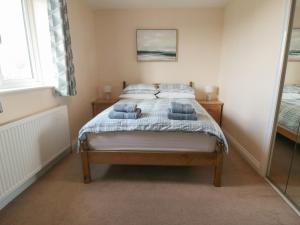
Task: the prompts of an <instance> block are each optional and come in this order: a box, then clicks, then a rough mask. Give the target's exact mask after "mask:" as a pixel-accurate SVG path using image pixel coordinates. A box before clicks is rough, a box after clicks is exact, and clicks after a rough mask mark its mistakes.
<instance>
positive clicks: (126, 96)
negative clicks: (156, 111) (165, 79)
mask: <svg viewBox="0 0 300 225" xmlns="http://www.w3.org/2000/svg"><path fill="white" fill-rule="evenodd" d="M119 98H121V99H156V96H155V95H153V94H121V95H120V96H119Z"/></svg>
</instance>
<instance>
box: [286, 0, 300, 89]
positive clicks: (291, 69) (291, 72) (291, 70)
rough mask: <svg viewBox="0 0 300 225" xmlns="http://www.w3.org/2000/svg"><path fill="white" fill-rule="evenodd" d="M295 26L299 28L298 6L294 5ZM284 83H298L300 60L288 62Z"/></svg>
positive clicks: (299, 7) (299, 13)
mask: <svg viewBox="0 0 300 225" xmlns="http://www.w3.org/2000/svg"><path fill="white" fill-rule="evenodd" d="M293 26H294V27H295V28H300V6H299V5H298V6H297V7H296V11H295V18H294V25H293ZM285 83H286V84H300V61H290V62H288V66H287V71H286V75H285Z"/></svg>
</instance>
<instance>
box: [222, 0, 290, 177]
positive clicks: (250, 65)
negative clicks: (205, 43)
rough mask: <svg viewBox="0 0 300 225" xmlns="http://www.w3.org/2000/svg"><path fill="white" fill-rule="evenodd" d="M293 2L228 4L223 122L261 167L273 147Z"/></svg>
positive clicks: (255, 0)
mask: <svg viewBox="0 0 300 225" xmlns="http://www.w3.org/2000/svg"><path fill="white" fill-rule="evenodd" d="M287 2H288V1H284V0H252V1H243V0H232V1H231V2H230V3H229V4H228V5H227V7H226V8H225V17H224V38H223V46H222V56H221V68H220V80H219V82H220V88H221V93H220V98H221V100H222V101H224V102H225V107H224V122H223V128H224V130H225V131H226V133H227V134H229V137H231V140H232V141H233V143H235V144H236V145H237V146H238V147H239V149H240V150H241V151H242V152H243V153H244V155H245V156H246V157H247V158H248V159H249V161H250V162H251V163H252V165H253V166H254V167H256V169H257V170H259V171H260V172H262V170H263V167H264V165H262V162H264V160H265V159H266V158H267V157H268V153H269V149H268V144H267V140H269V139H268V138H269V136H270V134H269V133H268V132H269V129H268V128H269V125H270V120H272V118H270V117H271V115H272V110H273V108H272V106H273V105H272V104H273V96H274V93H275V92H274V88H275V83H276V81H277V80H278V77H279V74H278V65H279V59H280V53H281V48H280V47H281V44H282V35H283V26H284V20H285V16H284V15H285V9H286V3H287ZM264 163H265V162H264Z"/></svg>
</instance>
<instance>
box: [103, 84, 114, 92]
mask: <svg viewBox="0 0 300 225" xmlns="http://www.w3.org/2000/svg"><path fill="white" fill-rule="evenodd" d="M111 91H112V86H111V85H105V86H104V87H103V92H104V93H111Z"/></svg>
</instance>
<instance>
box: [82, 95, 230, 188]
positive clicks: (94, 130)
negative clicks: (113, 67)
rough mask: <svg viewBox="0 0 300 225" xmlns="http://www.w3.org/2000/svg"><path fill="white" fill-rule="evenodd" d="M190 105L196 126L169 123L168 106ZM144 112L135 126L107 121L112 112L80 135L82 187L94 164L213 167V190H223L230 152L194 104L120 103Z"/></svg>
mask: <svg viewBox="0 0 300 225" xmlns="http://www.w3.org/2000/svg"><path fill="white" fill-rule="evenodd" d="M172 101H176V102H180V103H189V104H191V105H192V106H193V107H194V108H195V110H196V112H197V118H198V120H197V121H180V120H179V121H177V120H176V121H175V120H169V119H168V118H167V112H168V106H169V105H170V102H172ZM118 103H135V104H137V105H138V107H139V108H141V109H142V112H143V113H142V116H141V118H139V119H137V120H124V119H123V120H119V119H109V117H108V114H109V112H110V111H111V110H112V107H113V106H112V107H110V108H108V109H106V110H104V111H103V112H101V113H100V114H98V115H97V116H96V117H94V118H93V119H92V120H91V121H89V122H88V123H87V124H86V125H85V126H84V127H83V128H82V129H81V130H80V132H79V140H80V153H81V159H82V169H83V178H84V183H89V182H91V175H90V164H111V165H113V164H118V165H159V166H213V167H214V176H213V184H214V185H215V186H216V187H219V186H221V176H222V164H223V154H224V152H227V151H228V145H227V141H226V138H225V136H224V134H223V132H222V130H221V128H220V127H219V125H218V124H217V123H216V122H215V121H214V120H213V119H212V117H211V116H210V115H209V114H208V113H207V112H206V111H205V109H204V108H203V107H202V106H201V105H200V104H199V103H198V102H197V101H196V100H195V99H168V98H166V99H122V100H120V101H119V102H118Z"/></svg>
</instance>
